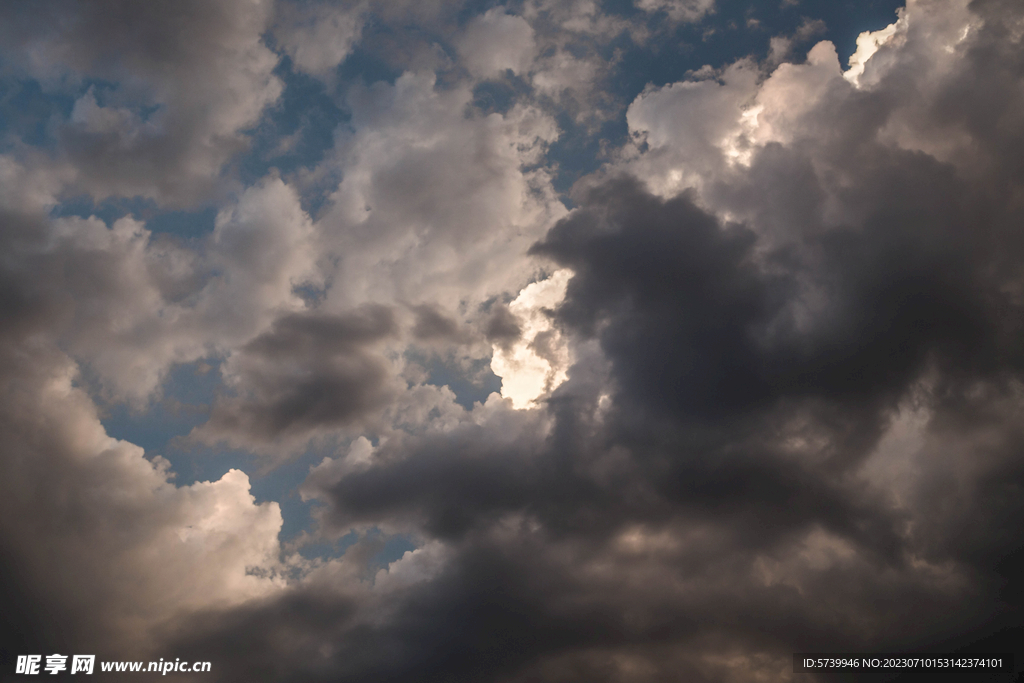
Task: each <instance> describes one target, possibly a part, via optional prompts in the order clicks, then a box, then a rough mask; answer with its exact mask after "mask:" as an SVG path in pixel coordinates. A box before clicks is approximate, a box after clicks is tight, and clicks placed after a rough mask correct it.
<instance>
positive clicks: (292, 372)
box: [196, 306, 396, 441]
mask: <svg viewBox="0 0 1024 683" xmlns="http://www.w3.org/2000/svg"><path fill="white" fill-rule="evenodd" d="M395 329H396V326H395V321H394V316H393V314H392V312H391V310H390V309H388V308H386V307H383V306H366V307H364V308H362V309H360V310H357V311H354V312H351V313H347V314H342V315H324V314H315V313H310V314H304V313H299V314H291V315H288V316H284V317H282V318H279V319H278V320H277V321H275V323H274V325H273V327H272V329H271V330H270V331H268V332H265V333H264V334H261V335H259V336H258V337H256V338H255V339H253V340H252V341H251V342H248V343H247V344H246V345H245V346H243V347H242V348H241V349H240V350H239V351H238V353H237V354H236V355H235V356H233V357H232V358H231V359H230V360H229V361H228V364H227V370H226V372H227V373H228V374H230V375H231V376H232V377H236V378H237V384H236V386H237V391H238V393H237V395H236V396H230V397H223V398H221V399H219V400H218V401H217V403H216V404H215V405H214V408H213V413H212V415H211V416H210V421H209V423H207V424H206V425H204V426H203V427H201V428H199V429H198V430H197V432H196V435H197V436H198V437H200V438H202V439H212V440H216V439H219V438H226V439H229V440H230V439H233V438H234V439H241V440H256V441H258V440H260V439H266V438H270V439H274V438H277V437H280V436H291V435H299V436H302V435H304V434H307V433H309V432H310V431H312V430H315V429H317V428H319V427H334V426H338V425H343V424H346V423H348V422H351V421H352V420H354V419H356V418H358V417H360V416H362V415H365V414H366V413H367V412H369V411H371V410H373V409H374V408H379V407H381V406H382V405H383V404H384V403H385V402H386V401H387V399H388V397H389V395H390V392H389V373H388V366H387V363H386V361H385V360H384V359H383V357H381V356H380V355H379V354H378V353H376V352H374V350H373V345H374V343H375V342H379V341H381V340H382V339H385V338H387V337H389V336H391V335H392V334H394V332H395Z"/></svg>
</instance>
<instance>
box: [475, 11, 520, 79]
mask: <svg viewBox="0 0 1024 683" xmlns="http://www.w3.org/2000/svg"><path fill="white" fill-rule="evenodd" d="M535 49H536V47H535V45H534V40H533V29H532V28H531V27H530V25H529V24H528V23H527V22H526V20H524V19H523V18H522V17H517V16H514V15H510V14H505V13H504V12H503V11H501V10H500V9H499V8H497V7H495V8H493V9H490V10H488V11H487V12H485V13H484V14H481V15H480V16H478V17H476V18H475V19H473V21H471V22H470V24H469V26H468V27H467V28H466V32H465V35H463V37H462V39H461V41H460V43H459V53H460V54H461V56H462V58H463V60H464V61H465V63H466V66H467V68H468V69H469V70H470V71H471V72H472V73H473V74H474V75H475V76H478V77H480V78H488V77H491V76H497V75H500V74H501V73H502V72H504V71H505V70H506V69H511V71H512V73H515V74H520V73H524V72H526V71H528V70H529V68H530V64H531V62H532V61H533V53H534V51H535Z"/></svg>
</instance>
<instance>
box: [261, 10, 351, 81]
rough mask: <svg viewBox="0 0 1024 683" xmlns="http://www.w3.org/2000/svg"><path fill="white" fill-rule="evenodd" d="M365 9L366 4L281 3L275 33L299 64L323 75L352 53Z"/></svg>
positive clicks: (304, 69)
mask: <svg viewBox="0 0 1024 683" xmlns="http://www.w3.org/2000/svg"><path fill="white" fill-rule="evenodd" d="M365 10H366V8H365V7H364V6H363V5H356V6H353V7H348V8H343V7H339V6H336V5H326V4H306V5H302V4H298V3H281V4H279V5H278V8H277V12H278V19H277V24H276V25H275V27H274V36H275V37H276V38H277V40H278V41H280V44H281V46H282V47H283V48H284V50H285V52H286V53H287V54H288V56H289V57H291V58H292V61H293V62H294V63H295V66H296V67H298V68H299V69H300V70H302V71H305V72H307V73H310V74H313V75H315V76H320V77H323V76H325V75H327V74H328V73H330V71H331V70H333V69H334V68H335V67H337V66H338V65H339V64H341V63H342V62H344V61H345V58H346V57H348V55H349V54H351V52H352V48H353V46H354V45H355V44H356V43H357V42H358V41H359V37H360V33H361V32H362V30H363V23H364V21H365V17H364V12H365Z"/></svg>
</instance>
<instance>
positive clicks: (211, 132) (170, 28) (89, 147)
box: [3, 0, 282, 206]
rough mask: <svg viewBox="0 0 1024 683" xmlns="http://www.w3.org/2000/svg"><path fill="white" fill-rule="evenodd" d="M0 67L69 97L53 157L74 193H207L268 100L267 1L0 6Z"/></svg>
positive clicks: (272, 97) (200, 197) (176, 200)
mask: <svg viewBox="0 0 1024 683" xmlns="http://www.w3.org/2000/svg"><path fill="white" fill-rule="evenodd" d="M4 15H5V18H4V21H3V24H4V26H5V30H4V36H5V39H4V45H5V46H7V49H8V50H9V55H8V59H7V60H5V63H6V69H7V70H8V72H9V73H11V72H13V74H14V75H15V76H18V77H26V76H27V77H30V78H39V79H42V81H43V82H44V83H47V84H49V85H48V87H51V88H54V89H58V90H63V91H66V92H67V93H68V94H71V95H72V96H74V93H75V92H76V91H77V92H81V84H82V83H83V82H87V81H88V79H101V80H104V79H105V80H107V81H112V82H115V83H117V84H118V87H113V88H107V87H104V88H103V89H102V93H103V99H104V100H105V101H104V102H102V103H101V102H100V101H99V100H98V98H97V94H98V93H99V92H101V91H100V90H99V89H97V88H96V87H95V86H93V87H90V88H88V89H86V90H85V92H84V93H83V94H81V95H79V96H78V99H77V101H76V103H75V105H74V108H73V109H72V113H71V116H70V118H69V119H68V120H66V121H62V122H61V124H60V125H59V140H58V150H57V153H58V156H59V158H60V159H61V160H62V161H63V162H64V163H65V164H66V165H67V166H66V167H67V173H68V174H70V175H72V177H73V181H72V183H71V186H72V187H73V188H75V190H76V191H77V192H83V191H84V192H89V193H91V194H92V195H94V196H95V197H96V198H98V199H102V198H105V197H109V196H127V197H131V196H135V195H142V196H146V197H152V198H154V199H157V200H158V201H160V202H162V203H166V204H168V205H171V206H191V205H195V204H196V203H198V202H202V201H208V200H209V199H210V198H212V197H214V196H216V194H217V193H218V189H219V188H220V187H221V185H222V181H221V180H220V178H221V170H222V168H223V166H224V164H225V163H226V162H227V161H228V160H229V159H230V158H231V157H232V156H234V155H235V154H237V153H239V152H241V151H243V150H244V149H245V148H246V146H247V144H248V142H247V136H246V135H245V133H244V130H245V129H247V128H249V127H251V126H253V125H254V124H255V123H256V122H257V120H258V119H259V117H260V115H261V113H262V112H263V110H264V108H265V107H266V106H267V105H269V104H271V103H273V102H274V101H276V100H277V98H278V96H279V95H280V93H281V88H282V84H281V82H280V81H279V80H278V79H277V78H276V77H275V76H274V75H273V74H272V71H273V69H274V67H275V66H276V64H277V57H276V55H274V53H273V52H271V51H270V50H269V49H268V48H267V47H266V46H265V45H264V44H263V43H262V41H261V36H262V34H263V32H264V31H265V30H266V29H267V27H268V25H269V22H270V19H271V5H270V3H268V2H256V3H253V2H248V0H240V1H235V0H223V1H218V2H190V3H186V4H182V3H178V2H169V3H168V2H147V3H144V4H141V5H138V4H135V3H130V2H129V3H126V2H119V1H117V0H111V1H97V2H87V3H75V2H54V3H46V4H43V5H33V6H32V7H30V8H16V7H14V6H8V7H7V9H6V10H5V11H4Z"/></svg>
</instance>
